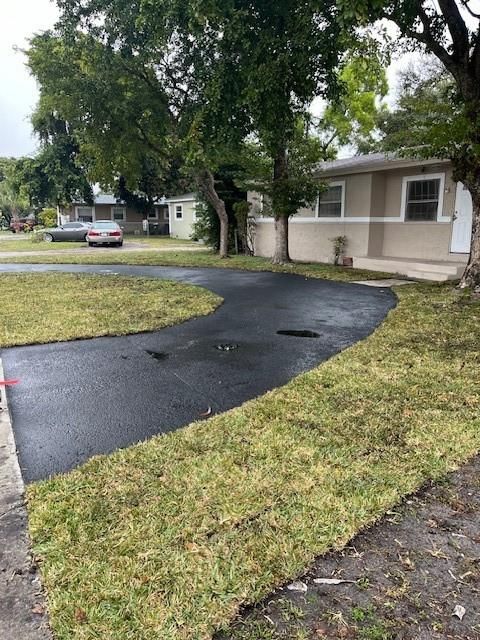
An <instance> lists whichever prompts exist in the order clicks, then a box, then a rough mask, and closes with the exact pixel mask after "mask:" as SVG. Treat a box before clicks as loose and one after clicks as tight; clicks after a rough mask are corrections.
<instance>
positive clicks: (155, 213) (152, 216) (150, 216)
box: [147, 207, 158, 220]
mask: <svg viewBox="0 0 480 640" xmlns="http://www.w3.org/2000/svg"><path fill="white" fill-rule="evenodd" d="M147 219H148V220H158V207H154V209H153V213H149V214H147Z"/></svg>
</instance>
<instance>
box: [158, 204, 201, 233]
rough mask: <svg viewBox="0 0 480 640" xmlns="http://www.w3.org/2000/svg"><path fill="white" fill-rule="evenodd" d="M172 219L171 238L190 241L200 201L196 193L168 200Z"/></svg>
mask: <svg viewBox="0 0 480 640" xmlns="http://www.w3.org/2000/svg"><path fill="white" fill-rule="evenodd" d="M166 203H167V206H168V212H169V219H170V236H171V237H172V238H180V239H183V240H189V239H190V238H191V237H192V233H193V224H194V223H195V222H196V220H197V216H196V209H197V206H198V200H197V196H196V194H195V193H185V194H184V195H180V196H173V197H171V198H168V199H167V200H166Z"/></svg>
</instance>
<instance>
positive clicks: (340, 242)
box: [332, 236, 347, 265]
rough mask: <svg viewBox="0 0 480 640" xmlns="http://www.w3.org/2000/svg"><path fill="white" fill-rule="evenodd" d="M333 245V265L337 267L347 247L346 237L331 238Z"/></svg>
mask: <svg viewBox="0 0 480 640" xmlns="http://www.w3.org/2000/svg"><path fill="white" fill-rule="evenodd" d="M332 243H333V263H334V264H335V265H338V263H339V262H340V258H341V257H342V256H343V254H344V253H345V249H346V247H347V236H336V237H335V238H332Z"/></svg>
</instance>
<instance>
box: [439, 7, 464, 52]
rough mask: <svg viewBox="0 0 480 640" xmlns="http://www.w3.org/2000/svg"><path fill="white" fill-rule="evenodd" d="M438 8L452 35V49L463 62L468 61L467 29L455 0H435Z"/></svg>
mask: <svg viewBox="0 0 480 640" xmlns="http://www.w3.org/2000/svg"><path fill="white" fill-rule="evenodd" d="M437 1H438V5H439V7H440V10H441V12H442V14H443V17H444V18H445V21H446V23H447V26H448V30H449V31H450V35H451V36H452V42H453V49H454V51H455V53H456V54H457V55H458V57H459V58H460V59H461V60H462V61H463V62H464V63H467V62H468V54H469V48H470V42H469V37H468V29H467V26H466V25H465V21H464V20H463V18H462V16H461V14H460V11H459V10H458V6H457V3H456V2H455V0H437Z"/></svg>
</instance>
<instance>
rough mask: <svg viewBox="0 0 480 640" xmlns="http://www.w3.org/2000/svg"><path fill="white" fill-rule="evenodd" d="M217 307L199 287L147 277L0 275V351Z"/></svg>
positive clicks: (149, 326)
mask: <svg viewBox="0 0 480 640" xmlns="http://www.w3.org/2000/svg"><path fill="white" fill-rule="evenodd" d="M220 302H221V300H220V298H219V297H218V296H216V295H214V294H212V293H210V292H209V291H206V290H205V289H201V288H200V287H194V286H191V285H185V284H179V283H175V282H169V281H166V280H158V279H153V278H134V277H129V276H125V277H124V276H115V275H108V276H95V275H85V274H68V273H49V274H1V275H0V309H1V313H2V323H1V325H0V347H10V346H13V345H23V344H34V343H44V342H57V341H60V340H72V339H75V338H92V337H94V336H105V335H124V334H128V333H138V332H140V331H152V330H154V329H158V328H161V327H166V326H170V325H173V324H177V323H179V322H183V321H185V320H188V319H189V318H192V317H195V316H201V315H206V314H208V313H211V312H212V311H213V310H214V309H215V308H216V307H217V306H218V305H219V303H220Z"/></svg>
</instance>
